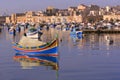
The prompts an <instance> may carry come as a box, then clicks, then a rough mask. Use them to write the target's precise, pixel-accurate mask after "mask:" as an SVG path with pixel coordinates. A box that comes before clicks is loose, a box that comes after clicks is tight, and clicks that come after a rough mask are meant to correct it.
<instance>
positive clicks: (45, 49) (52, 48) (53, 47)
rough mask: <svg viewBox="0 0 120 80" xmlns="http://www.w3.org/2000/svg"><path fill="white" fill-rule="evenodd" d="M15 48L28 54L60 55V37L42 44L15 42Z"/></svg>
mask: <svg viewBox="0 0 120 80" xmlns="http://www.w3.org/2000/svg"><path fill="white" fill-rule="evenodd" d="M13 48H14V50H15V51H16V52H20V53H22V54H26V55H48V56H57V55H58V39H57V38H56V39H55V40H53V41H51V42H49V43H45V44H43V45H40V46H22V45H20V44H19V43H13Z"/></svg>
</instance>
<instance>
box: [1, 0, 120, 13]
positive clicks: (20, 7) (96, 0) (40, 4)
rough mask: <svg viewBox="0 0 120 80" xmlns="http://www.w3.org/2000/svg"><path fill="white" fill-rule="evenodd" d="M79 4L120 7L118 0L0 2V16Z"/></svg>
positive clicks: (12, 0) (9, 0) (23, 0)
mask: <svg viewBox="0 0 120 80" xmlns="http://www.w3.org/2000/svg"><path fill="white" fill-rule="evenodd" d="M79 4H85V5H90V4H96V5H99V6H101V7H102V6H107V5H108V6H114V5H120V0H0V14H3V13H4V12H5V13H7V14H11V13H20V12H25V11H30V10H32V11H40V10H45V9H46V8H47V7H48V6H53V7H55V8H59V9H66V8H68V7H70V6H78V5H79Z"/></svg>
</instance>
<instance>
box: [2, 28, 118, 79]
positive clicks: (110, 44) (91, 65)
mask: <svg viewBox="0 0 120 80" xmlns="http://www.w3.org/2000/svg"><path fill="white" fill-rule="evenodd" d="M51 32H52V31H50V32H49V31H48V32H47V31H46V33H45V34H44V36H45V37H46V39H49V38H53V36H48V35H49V34H50V33H51ZM56 32H57V33H58V34H59V41H60V42H59V56H58V57H57V59H58V69H57V70H54V69H52V68H51V67H50V66H46V65H42V64H41V65H40V64H39V65H35V64H33V65H30V64H24V65H23V64H22V63H21V62H19V61H16V60H14V57H15V54H16V52H15V51H14V50H13V48H12V41H13V37H11V35H10V34H9V33H8V31H7V30H6V29H3V30H2V32H1V33H0V80H120V76H119V75H120V34H96V33H95V34H84V36H83V37H81V39H77V38H72V37H70V34H69V32H68V31H62V32H61V31H56ZM54 34H55V33H54ZM54 34H52V35H54ZM47 36H48V37H47ZM45 37H42V39H43V40H44V38H45ZM15 38H16V40H17V39H19V38H20V34H19V33H17V35H16V36H15ZM44 41H45V40H44ZM28 65H29V67H28Z"/></svg>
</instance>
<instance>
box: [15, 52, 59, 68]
mask: <svg viewBox="0 0 120 80" xmlns="http://www.w3.org/2000/svg"><path fill="white" fill-rule="evenodd" d="M13 59H14V60H15V61H17V62H20V64H21V66H22V69H32V67H37V66H46V67H50V69H52V70H58V57H53V56H36V55H32V56H31V55H29V56H28V55H23V54H19V53H16V54H15V56H14V57H13Z"/></svg>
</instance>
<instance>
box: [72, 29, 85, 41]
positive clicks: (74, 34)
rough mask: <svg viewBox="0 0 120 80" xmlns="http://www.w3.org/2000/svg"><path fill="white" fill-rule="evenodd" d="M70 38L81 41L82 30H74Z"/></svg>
mask: <svg viewBox="0 0 120 80" xmlns="http://www.w3.org/2000/svg"><path fill="white" fill-rule="evenodd" d="M70 36H71V37H72V38H77V39H81V38H82V37H83V32H82V31H80V30H76V28H73V30H72V31H71V32H70Z"/></svg>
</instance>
